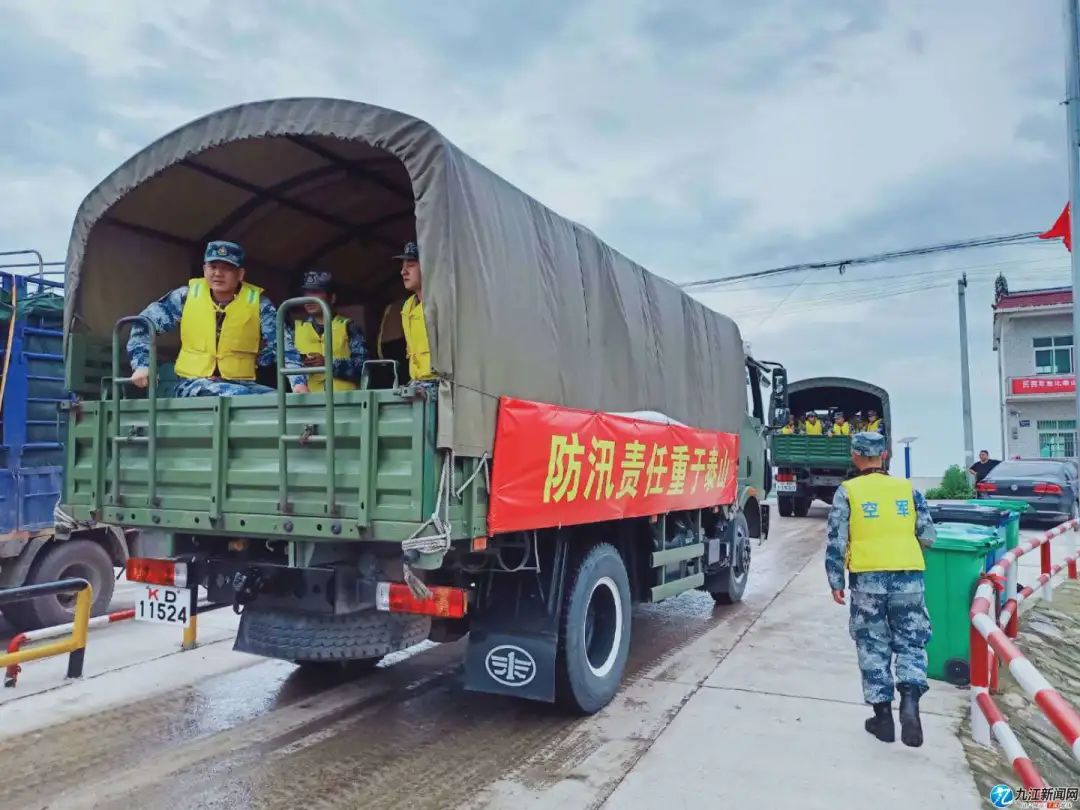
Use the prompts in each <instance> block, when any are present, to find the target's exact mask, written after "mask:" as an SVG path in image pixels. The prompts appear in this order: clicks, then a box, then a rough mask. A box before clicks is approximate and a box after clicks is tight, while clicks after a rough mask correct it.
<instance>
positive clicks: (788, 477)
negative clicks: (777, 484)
mask: <svg viewBox="0 0 1080 810" xmlns="http://www.w3.org/2000/svg"><path fill="white" fill-rule="evenodd" d="M776 480H777V481H794V480H795V473H777V474H776Z"/></svg>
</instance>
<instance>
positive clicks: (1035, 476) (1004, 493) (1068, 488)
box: [975, 459, 1080, 523]
mask: <svg viewBox="0 0 1080 810" xmlns="http://www.w3.org/2000/svg"><path fill="white" fill-rule="evenodd" d="M975 489H976V490H977V491H978V496H979V497H980V498H1016V499H1018V500H1023V501H1026V502H1027V503H1029V504H1031V506H1032V508H1033V509H1034V510H1035V511H1034V512H1033V513H1029V515H1030V517H1033V518H1036V519H1039V520H1053V521H1054V522H1056V523H1060V522H1061V521H1064V520H1068V519H1069V518H1071V517H1077V516H1080V506H1078V501H1077V497H1078V495H1080V476H1078V474H1077V467H1076V464H1075V463H1074V462H1072V461H1065V460H1062V461H1057V460H1051V459H1038V460H1031V461H1003V462H1001V463H1000V464H999V465H997V466H996V467H994V469H992V470H991V471H990V474H989V475H987V476H986V478H984V479H983V480H982V481H980V482H979V484H978V485H977V486H976V487H975Z"/></svg>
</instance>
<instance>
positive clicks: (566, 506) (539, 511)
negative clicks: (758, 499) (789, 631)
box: [488, 397, 739, 534]
mask: <svg viewBox="0 0 1080 810" xmlns="http://www.w3.org/2000/svg"><path fill="white" fill-rule="evenodd" d="M738 469H739V435H738V434H737V433H720V432H716V431H706V430H694V429H692V428H688V427H683V426H681V425H674V424H663V423H661V422H657V421H652V420H645V419H635V418H632V417H628V416H620V415H617V414H609V413H595V412H592V411H580V410H575V409H572V408H561V407H558V406H555V405H546V404H544V403H541V402H527V401H524V400H519V399H512V398H509V397H506V398H503V400H502V401H501V403H500V405H499V423H498V429H497V431H496V433H495V458H494V464H493V467H492V478H491V502H490V504H489V506H488V532H489V533H490V534H502V533H504V532H513V531H522V530H525V529H539V528H546V527H549V526H572V525H578V524H583V523H597V522H600V521H605V520H620V519H622V518H628V517H645V516H646V515H658V514H664V513H667V512H674V511H679V510H683V509H703V508H705V507H709V506H717V505H720V504H731V503H734V501H735V497H736V494H737V488H738V481H737V473H738Z"/></svg>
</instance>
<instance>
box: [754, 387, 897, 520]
mask: <svg viewBox="0 0 1080 810" xmlns="http://www.w3.org/2000/svg"><path fill="white" fill-rule="evenodd" d="M870 410H873V411H876V412H877V414H878V415H879V416H880V417H881V419H882V424H883V428H882V430H883V432H884V434H885V439H886V448H887V449H888V451H889V452H888V454H887V456H886V459H885V463H886V467H887V466H888V462H889V457H890V456H891V455H892V453H891V450H892V441H891V439H890V432H889V429H888V426H889V424H890V422H889V419H890V417H891V412H890V410H889V395H888V393H886V391H885V389H884V388H880V387H878V386H876V385H873V384H872V383H868V382H864V381H863V380H853V379H849V378H846V377H814V378H811V379H806V380H799V381H797V382H793V383H790V384H789V385H788V386H787V396H786V400H785V401H784V404H783V406H782V407H781V408H780V409H779V412H778V413H777V414H775V415H774V421H775V423H776V424H778V425H782V424H784V419H785V418H786V414H787V413H792V414H794V415H795V417H796V418H797V419H798V420H799V421H800V423H801V421H802V419H803V416H804V415H805V414H807V413H809V412H811V411H813V412H815V413H817V414H818V417H819V419H821V421H822V422H823V423H828V422H829V421H830V418H829V417H830V415H833V414H836V413H843V414H844V415H845V417H846V418H847V420H848V421H849V422H851V421H852V420H853V419H854V417H855V415H856V414H857V413H859V412H860V411H861V412H862V413H863V414H866V413H867V411H870ZM854 430H855V428H854V426H853V427H852V431H854ZM771 450H772V463H773V465H774V466H775V467H776V475H775V479H776V481H775V485H774V486H775V488H776V509H777V511H778V512H779V513H780V514H781V515H782V516H783V517H790V516H792V515H794V516H795V517H806V515H807V513H808V512H809V511H810V505H811V504H812V503H813V502H814V500H819V501H824V502H825V503H827V504H831V503H832V499H833V494H834V493H835V492H836V489H837V487H839V486H840V484H841V483H843V481H844V479H846V478H848V477H849V476H850V475H852V474H853V473H854V467H852V464H851V438H850V436H829V435H822V436H808V435H805V434H804V433H801V432H800V433H796V434H793V435H792V434H783V433H780V432H778V431H774V432H773V434H772V438H771Z"/></svg>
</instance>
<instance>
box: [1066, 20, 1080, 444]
mask: <svg viewBox="0 0 1080 810" xmlns="http://www.w3.org/2000/svg"><path fill="white" fill-rule="evenodd" d="M1076 5H1077V0H1065V111H1066V121H1067V122H1068V129H1069V132H1068V135H1069V137H1068V144H1069V234H1070V235H1071V236H1072V239H1073V250H1072V251H1071V255H1072V297H1073V358H1074V360H1073V374H1074V375H1076V374H1077V371H1076V365H1075V358H1076V357H1077V354H1078V353H1077V351H1076V340H1077V338H1078V337H1080V255H1077V248H1078V247H1080V246H1078V245H1077V244H1076V233H1077V231H1076V206H1077V204H1078V203H1080V200H1078V199H1077V198H1078V197H1080V151H1078V150H1080V62H1078V60H1080V54H1078V52H1077V50H1078V48H1080V43H1078V42H1077V30H1076V26H1077V17H1078V15H1077V8H1076ZM1075 416H1076V420H1077V422H1076V424H1077V427H1080V396H1077V397H1076V414H1075ZM1074 435H1075V434H1074ZM1078 444H1080V442H1077V441H1076V440H1075V439H1074V440H1073V453H1074V454H1076V455H1080V447H1078V446H1077V445H1078Z"/></svg>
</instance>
